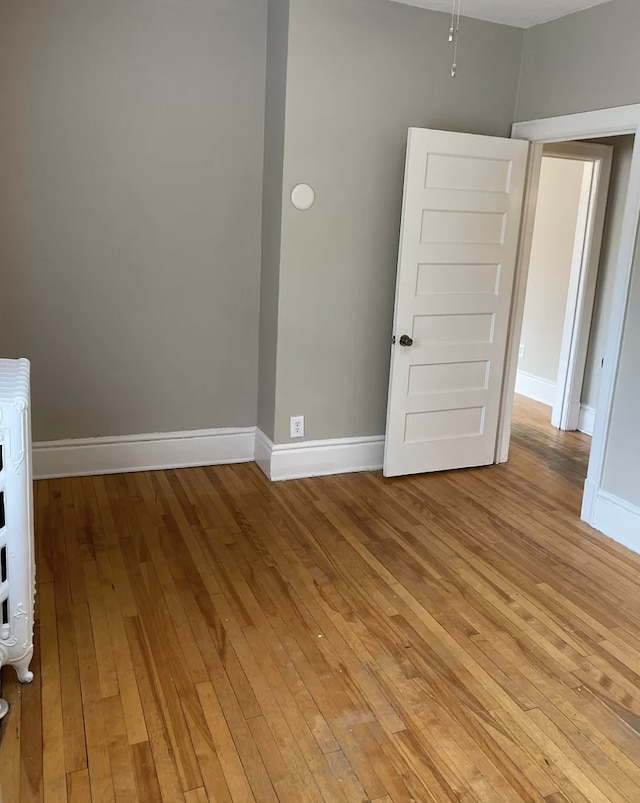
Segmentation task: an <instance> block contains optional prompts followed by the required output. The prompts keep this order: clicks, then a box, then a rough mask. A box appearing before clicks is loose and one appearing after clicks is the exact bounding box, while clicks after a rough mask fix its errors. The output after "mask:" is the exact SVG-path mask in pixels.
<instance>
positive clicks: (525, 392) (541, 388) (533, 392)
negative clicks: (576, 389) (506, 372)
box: [516, 371, 557, 407]
mask: <svg viewBox="0 0 640 803" xmlns="http://www.w3.org/2000/svg"><path fill="white" fill-rule="evenodd" d="M516 393H519V394H520V395H521V396H527V397H528V398H529V399H533V400H534V401H537V402H542V404H546V405H547V406H548V407H553V405H554V404H555V401H556V394H557V385H556V383H555V382H551V381H550V380H549V379H543V378H542V377H541V376H534V375H533V374H529V373H527V372H526V371H518V372H517V374H516Z"/></svg>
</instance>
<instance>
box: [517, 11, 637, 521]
mask: <svg viewBox="0 0 640 803" xmlns="http://www.w3.org/2000/svg"><path fill="white" fill-rule="evenodd" d="M639 30H640V3H638V2H637V0H612V2H610V3H606V4H604V5H601V6H596V7H594V8H591V9H587V10H586V11H581V12H579V13H577V14H572V15H571V16H570V17H565V18H563V19H560V20H557V21H555V22H550V23H547V24H546V25H540V26H538V27H536V28H532V29H531V30H529V31H527V33H526V35H525V44H524V52H523V60H522V77H521V82H520V89H519V93H518V106H517V119H518V120H526V119H534V118H538V117H551V116H554V115H560V114H570V113H573V112H580V111H589V110H593V109H600V108H608V107H611V106H619V105H623V104H627V103H638V102H640V82H639V81H638V80H637V79H638V75H639V74H640V50H639V49H638V47H637V34H638V31H639ZM639 274H640V266H639V265H638V261H636V264H635V266H634V269H633V280H632V289H631V296H630V299H629V305H628V308H627V315H626V321H625V328H624V343H623V349H622V354H621V361H620V368H619V373H618V377H617V381H616V386H615V390H614V409H613V415H612V420H611V429H610V434H609V441H608V443H607V451H606V456H605V467H604V487H605V489H606V490H607V491H609V492H610V493H612V494H614V495H616V496H619V497H621V498H622V499H624V500H626V501H628V502H630V503H631V504H634V505H640V481H639V478H640V457H639V455H640V427H638V419H637V413H638V403H639V401H640V371H638V357H637V344H638V342H639V339H640V275H639Z"/></svg>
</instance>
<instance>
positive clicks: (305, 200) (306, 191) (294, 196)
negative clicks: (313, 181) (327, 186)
mask: <svg viewBox="0 0 640 803" xmlns="http://www.w3.org/2000/svg"><path fill="white" fill-rule="evenodd" d="M315 200H316V193H315V191H314V189H313V187H311V186H309V184H297V185H296V186H295V187H294V188H293V190H292V191H291V203H292V204H293V205H294V206H295V208H296V209H299V210H300V211H301V212H306V211H307V209H311V207H312V206H313V204H314V203H315Z"/></svg>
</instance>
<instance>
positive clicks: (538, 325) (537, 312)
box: [518, 157, 588, 383]
mask: <svg viewBox="0 0 640 803" xmlns="http://www.w3.org/2000/svg"><path fill="white" fill-rule="evenodd" d="M583 176H584V163H583V162H579V161H574V160H572V159H554V158H552V157H544V158H543V160H542V169H541V171H540V186H539V189H538V202H537V205H536V219H535V223H534V227H533V240H532V243H531V259H530V262H529V277H528V279H527V293H526V297H525V304H524V315H523V319H522V333H521V335H520V343H521V344H522V345H523V346H524V347H525V353H524V356H523V357H521V358H520V359H519V361H518V370H519V371H525V372H526V373H528V374H531V375H533V376H535V377H539V378H540V379H546V380H547V381H549V382H553V383H555V382H556V381H557V379H558V367H559V365H560V348H561V346H562V335H563V330H564V320H565V316H566V311H567V297H568V295H569V277H570V275H571V262H572V259H573V247H574V243H575V237H576V227H577V223H578V207H579V205H580V199H581V196H582V192H583V186H582V185H583ZM587 192H588V190H587Z"/></svg>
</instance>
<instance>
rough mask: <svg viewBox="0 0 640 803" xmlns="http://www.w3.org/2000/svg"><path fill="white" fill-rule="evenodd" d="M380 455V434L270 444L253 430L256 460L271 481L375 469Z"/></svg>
mask: <svg viewBox="0 0 640 803" xmlns="http://www.w3.org/2000/svg"><path fill="white" fill-rule="evenodd" d="M383 455H384V436H374V437H366V438H335V439H331V440H321V441H303V442H302V443H277V444H274V443H273V442H272V441H271V440H269V438H267V437H266V435H265V434H264V433H263V432H261V431H260V430H258V431H257V432H256V462H257V463H258V465H259V466H260V468H261V469H262V470H263V471H264V473H265V474H266V475H267V477H269V479H270V480H272V481H273V482H280V481H283V480H295V479H304V478H306V477H321V476H327V475H331V474H351V473H355V472H358V471H378V470H379V469H381V468H382V460H383Z"/></svg>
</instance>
